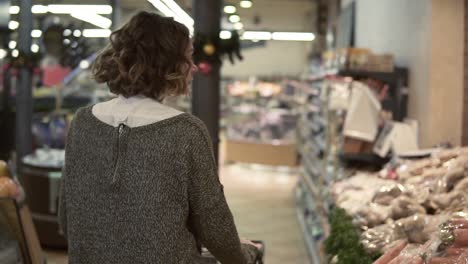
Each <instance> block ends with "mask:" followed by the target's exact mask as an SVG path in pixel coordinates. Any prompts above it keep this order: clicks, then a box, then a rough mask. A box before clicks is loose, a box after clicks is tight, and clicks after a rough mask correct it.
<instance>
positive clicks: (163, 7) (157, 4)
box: [148, 0, 175, 17]
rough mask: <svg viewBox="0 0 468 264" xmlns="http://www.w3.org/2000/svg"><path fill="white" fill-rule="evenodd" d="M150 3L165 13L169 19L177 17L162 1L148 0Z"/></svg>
mask: <svg viewBox="0 0 468 264" xmlns="http://www.w3.org/2000/svg"><path fill="white" fill-rule="evenodd" d="M148 2H150V3H151V4H153V6H154V7H156V9H158V10H159V11H160V12H161V13H163V15H165V16H167V17H175V14H174V12H172V10H171V9H170V8H169V7H167V5H165V4H164V3H163V2H161V0H148Z"/></svg>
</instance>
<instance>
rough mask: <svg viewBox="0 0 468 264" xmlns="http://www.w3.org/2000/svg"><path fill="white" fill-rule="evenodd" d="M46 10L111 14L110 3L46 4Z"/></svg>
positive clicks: (63, 12)
mask: <svg viewBox="0 0 468 264" xmlns="http://www.w3.org/2000/svg"><path fill="white" fill-rule="evenodd" d="M47 7H48V11H49V12H50V13H53V14H71V13H94V14H102V15H109V14H112V6H110V5H48V6H47Z"/></svg>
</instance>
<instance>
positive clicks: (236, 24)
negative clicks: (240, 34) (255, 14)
mask: <svg viewBox="0 0 468 264" xmlns="http://www.w3.org/2000/svg"><path fill="white" fill-rule="evenodd" d="M243 28H244V24H242V23H241V22H237V23H235V24H234V29H235V30H242V29H243Z"/></svg>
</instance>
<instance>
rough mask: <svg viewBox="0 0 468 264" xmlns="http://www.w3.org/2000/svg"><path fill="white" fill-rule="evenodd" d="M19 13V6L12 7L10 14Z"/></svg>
mask: <svg viewBox="0 0 468 264" xmlns="http://www.w3.org/2000/svg"><path fill="white" fill-rule="evenodd" d="M19 11H20V7H19V6H10V14H12V15H16V14H19ZM0 57H1V56H0Z"/></svg>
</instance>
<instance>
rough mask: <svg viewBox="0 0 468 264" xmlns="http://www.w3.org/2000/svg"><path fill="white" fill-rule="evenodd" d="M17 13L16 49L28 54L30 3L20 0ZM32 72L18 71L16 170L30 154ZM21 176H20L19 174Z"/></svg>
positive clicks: (30, 23) (30, 29)
mask: <svg viewBox="0 0 468 264" xmlns="http://www.w3.org/2000/svg"><path fill="white" fill-rule="evenodd" d="M19 4H20V13H19V34H18V48H19V52H20V54H30V53H31V44H32V37H31V31H32V23H33V21H32V12H31V7H32V2H31V0H21V1H19ZM32 115H33V99H32V72H31V69H29V68H28V66H26V65H23V66H21V68H20V69H19V79H18V87H17V93H16V133H15V134H16V157H17V163H16V164H17V169H18V172H19V171H20V170H21V166H20V164H21V159H22V158H23V157H24V156H25V155H27V154H30V153H31V152H32V128H31V125H32ZM19 175H21V174H19Z"/></svg>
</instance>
